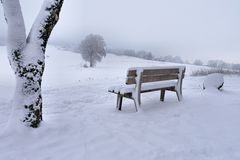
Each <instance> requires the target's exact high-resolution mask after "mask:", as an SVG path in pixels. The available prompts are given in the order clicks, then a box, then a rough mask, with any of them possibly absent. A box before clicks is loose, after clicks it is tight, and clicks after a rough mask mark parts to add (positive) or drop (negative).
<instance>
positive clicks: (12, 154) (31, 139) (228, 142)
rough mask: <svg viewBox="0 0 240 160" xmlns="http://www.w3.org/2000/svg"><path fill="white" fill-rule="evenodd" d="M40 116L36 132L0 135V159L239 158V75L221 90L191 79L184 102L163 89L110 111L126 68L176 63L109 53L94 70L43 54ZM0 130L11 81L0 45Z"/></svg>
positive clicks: (71, 56) (54, 53) (51, 51)
mask: <svg viewBox="0 0 240 160" xmlns="http://www.w3.org/2000/svg"><path fill="white" fill-rule="evenodd" d="M46 57H47V58H46V69H45V75H44V80H43V98H44V99H43V100H44V108H43V112H44V115H43V118H44V122H43V123H42V126H41V127H40V128H38V129H26V130H24V131H21V132H4V133H3V134H1V136H0V160H19V159H20V160H30V159H33V158H34V159H37V160H55V159H56V160H65V159H69V160H77V159H84V160H96V159H105V160H112V159H114V160H118V159H119V160H122V159H124V160H128V159H129V160H135V159H138V160H159V159H163V160H176V159H178V160H183V159H184V160H193V159H194V160H220V159H224V160H225V159H231V160H238V159H240V129H239V127H238V126H239V123H240V99H239V95H240V83H239V82H240V77H238V76H231V77H230V76H226V77H224V80H225V83H224V88H223V91H222V92H219V91H214V90H211V91H203V90H202V83H203V80H204V77H190V76H189V74H190V73H191V71H192V70H195V69H198V68H199V66H191V65H187V70H186V71H187V73H186V75H187V76H186V77H185V79H184V81H183V97H184V99H183V101H181V102H178V101H177V96H176V95H175V93H171V92H166V99H165V102H160V101H159V96H160V95H159V94H160V93H158V92H152V93H146V94H143V95H142V106H141V107H142V112H138V113H136V112H135V108H134V104H133V101H131V100H128V99H124V100H123V108H122V109H123V110H122V111H121V112H119V111H117V110H116V109H115V105H116V95H114V94H111V93H108V92H107V90H108V88H109V87H110V86H114V85H119V84H123V83H124V80H125V77H126V72H127V69H128V68H129V67H136V66H140V67H141V66H155V65H156V66H157V65H173V64H170V63H160V62H154V61H147V60H141V59H137V58H132V57H125V56H115V55H111V54H108V55H107V57H106V58H105V59H104V60H103V62H102V63H99V64H97V67H96V68H83V67H82V65H83V64H84V63H85V62H83V61H82V59H81V56H80V55H78V54H75V53H71V52H66V51H61V50H59V49H56V48H54V47H52V46H49V47H48V49H47V56H46ZM0 66H1V67H0V68H2V69H1V70H0V129H1V130H0V131H2V129H3V128H4V126H6V124H7V118H8V116H9V114H10V111H11V109H10V108H9V107H8V104H9V100H10V99H11V93H12V92H13V90H14V77H13V74H12V71H11V69H10V67H9V64H8V60H7V58H6V53H5V48H4V47H0Z"/></svg>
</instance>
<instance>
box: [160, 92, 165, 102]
mask: <svg viewBox="0 0 240 160" xmlns="http://www.w3.org/2000/svg"><path fill="white" fill-rule="evenodd" d="M164 97H165V89H163V90H161V95H160V101H162V102H163V101H164Z"/></svg>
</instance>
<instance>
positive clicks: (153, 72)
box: [143, 68, 179, 75]
mask: <svg viewBox="0 0 240 160" xmlns="http://www.w3.org/2000/svg"><path fill="white" fill-rule="evenodd" d="M171 73H176V74H177V73H179V69H178V68H170V69H147V70H144V71H143V75H156V74H171Z"/></svg>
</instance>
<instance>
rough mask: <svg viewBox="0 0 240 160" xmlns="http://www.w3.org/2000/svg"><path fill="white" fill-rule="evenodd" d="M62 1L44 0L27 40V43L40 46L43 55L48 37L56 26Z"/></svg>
mask: <svg viewBox="0 0 240 160" xmlns="http://www.w3.org/2000/svg"><path fill="white" fill-rule="evenodd" d="M63 1H64V0H45V1H44V3H43V5H42V8H41V10H40V12H39V14H38V17H37V18H36V20H35V23H34V24H33V26H32V28H31V31H30V33H29V35H28V38H27V43H30V44H35V45H37V46H40V47H41V49H42V52H43V53H45V49H46V45H47V42H48V39H49V36H50V34H51V32H52V30H53V28H54V26H55V25H56V24H57V22H58V19H59V14H60V11H61V7H62V4H63Z"/></svg>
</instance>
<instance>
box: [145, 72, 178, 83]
mask: <svg viewBox="0 0 240 160" xmlns="http://www.w3.org/2000/svg"><path fill="white" fill-rule="evenodd" d="M174 79H178V75H177V74H172V75H170V74H169V75H160V76H158V75H157V76H146V75H145V76H142V78H141V82H142V83H147V82H156V81H166V80H174Z"/></svg>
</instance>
